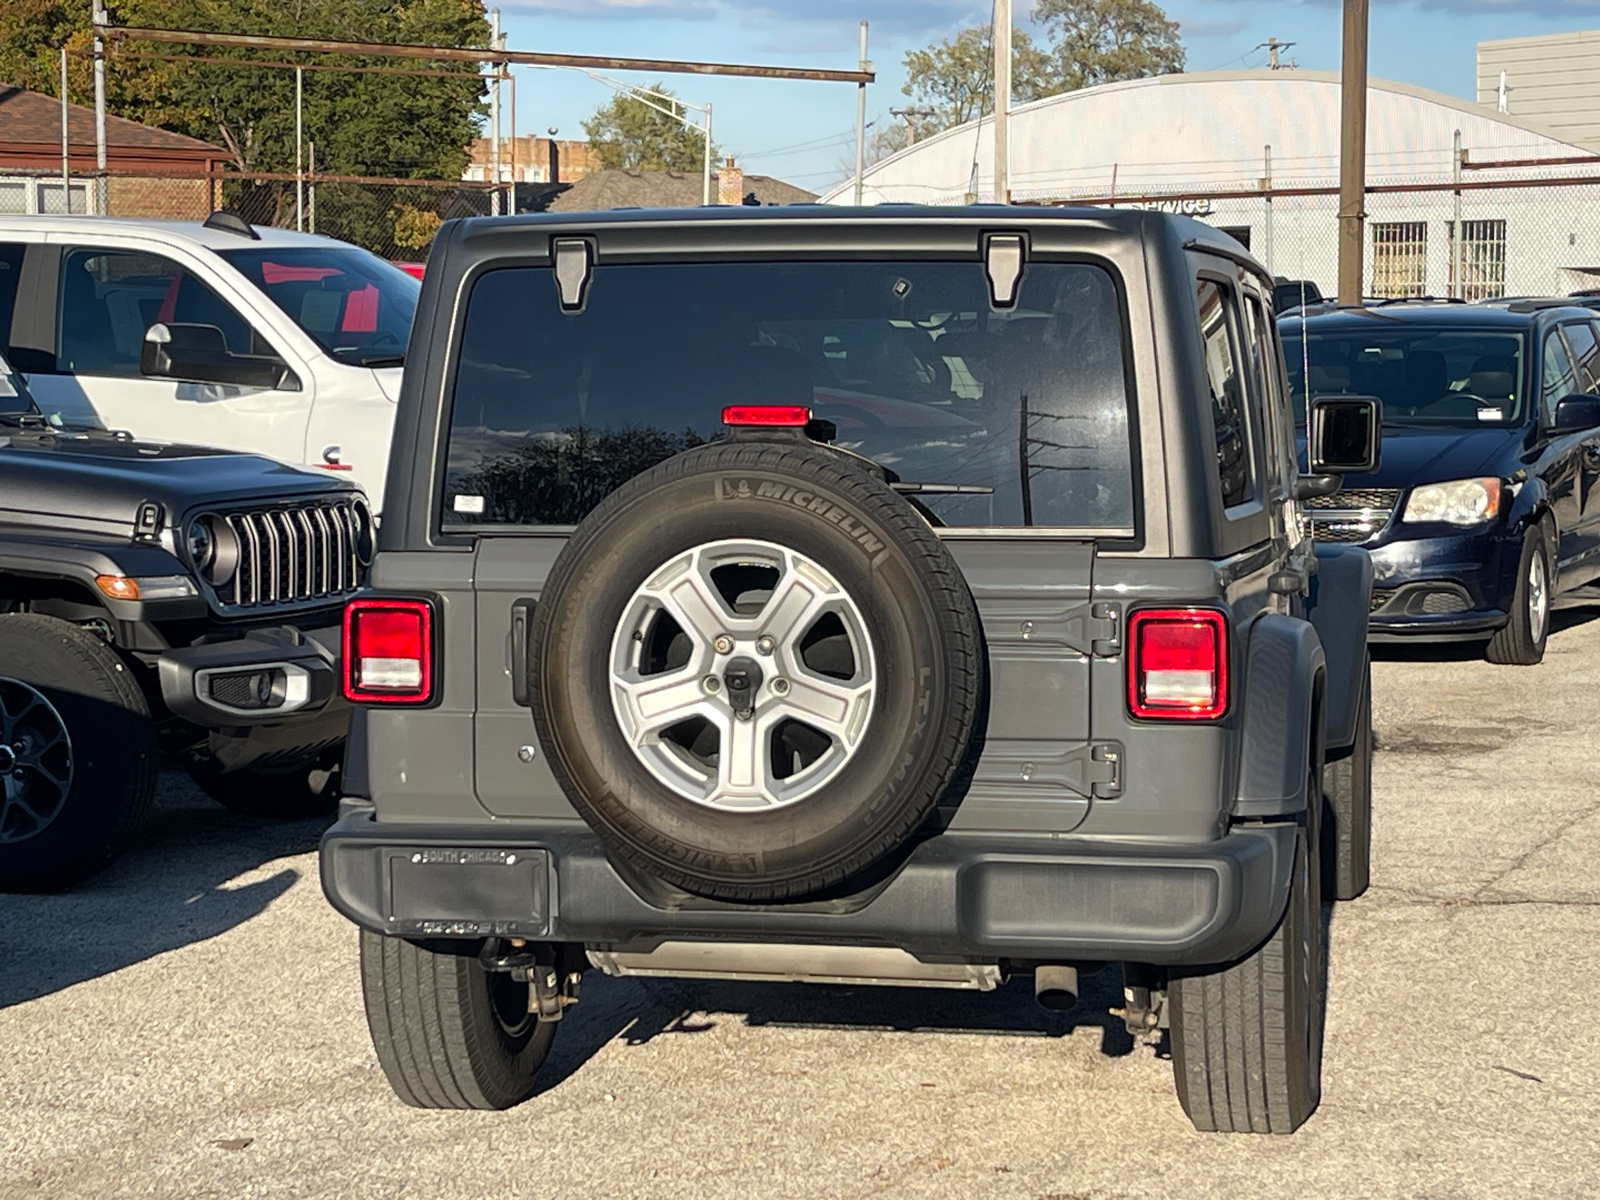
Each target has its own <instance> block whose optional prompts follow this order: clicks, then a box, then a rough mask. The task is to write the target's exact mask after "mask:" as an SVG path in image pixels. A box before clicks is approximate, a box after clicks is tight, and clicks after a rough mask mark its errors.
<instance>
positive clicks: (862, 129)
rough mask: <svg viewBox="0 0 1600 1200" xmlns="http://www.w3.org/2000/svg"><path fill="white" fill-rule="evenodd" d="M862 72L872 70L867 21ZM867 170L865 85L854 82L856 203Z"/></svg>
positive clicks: (863, 27) (863, 38) (859, 200)
mask: <svg viewBox="0 0 1600 1200" xmlns="http://www.w3.org/2000/svg"><path fill="white" fill-rule="evenodd" d="M860 69H861V71H862V72H863V73H865V72H867V71H870V70H872V64H871V63H870V62H868V61H867V23H866V22H865V21H863V22H861V62H860ZM866 171H867V85H866V82H865V81H864V80H863V81H862V82H861V83H858V84H856V204H858V205H859V204H860V203H861V188H862V182H863V176H864V175H865V174H866Z"/></svg>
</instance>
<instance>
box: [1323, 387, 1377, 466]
mask: <svg viewBox="0 0 1600 1200" xmlns="http://www.w3.org/2000/svg"><path fill="white" fill-rule="evenodd" d="M1306 417H1307V420H1306V435H1307V436H1306V463H1307V466H1309V468H1310V471H1311V474H1313V475H1366V474H1368V473H1369V472H1372V471H1376V470H1377V469H1378V457H1379V438H1380V437H1381V436H1382V433H1381V431H1382V429H1383V402H1382V401H1381V400H1379V399H1378V398H1377V397H1376V396H1324V397H1322V398H1321V399H1319V400H1313V401H1312V402H1311V407H1310V409H1309V411H1308V412H1307V414H1306Z"/></svg>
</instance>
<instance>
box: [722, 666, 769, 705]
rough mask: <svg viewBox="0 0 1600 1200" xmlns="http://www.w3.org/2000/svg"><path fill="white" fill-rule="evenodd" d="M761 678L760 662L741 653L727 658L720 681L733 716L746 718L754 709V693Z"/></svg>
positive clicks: (759, 684)
mask: <svg viewBox="0 0 1600 1200" xmlns="http://www.w3.org/2000/svg"><path fill="white" fill-rule="evenodd" d="M762 678H763V676H762V674H761V664H760V663H758V662H756V660H755V659H753V658H747V657H745V656H744V655H742V654H741V655H740V656H739V657H738V658H731V659H729V660H728V665H727V666H726V667H724V668H723V669H722V682H723V685H724V687H725V688H726V689H727V697H728V703H729V704H730V705H732V706H733V712H734V715H735V716H737V717H745V718H748V717H749V716H750V714H751V713H752V712H754V711H755V707H756V693H757V692H759V691H760V690H761V680H762Z"/></svg>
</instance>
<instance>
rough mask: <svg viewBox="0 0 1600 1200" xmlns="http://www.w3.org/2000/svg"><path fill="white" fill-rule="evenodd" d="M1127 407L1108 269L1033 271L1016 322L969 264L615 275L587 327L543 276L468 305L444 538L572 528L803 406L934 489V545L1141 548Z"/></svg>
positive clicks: (816, 265)
mask: <svg viewBox="0 0 1600 1200" xmlns="http://www.w3.org/2000/svg"><path fill="white" fill-rule="evenodd" d="M1128 393H1129V388H1128V382H1127V379H1126V377H1125V369H1124V354H1123V331H1122V318H1121V308H1120V305H1119V302H1118V297H1117V292H1116V287H1115V284H1114V282H1113V280H1112V278H1111V276H1110V274H1109V273H1108V272H1107V271H1105V270H1104V269H1102V268H1100V267H1097V266H1091V265H1086V264H1077V263H1074V264H1068V263H1040V262H1034V263H1030V264H1029V265H1028V268H1027V272H1026V274H1025V275H1024V277H1023V281H1022V285H1021V293H1020V298H1019V301H1018V304H1017V306H1016V307H1015V308H1014V309H1012V310H1010V311H1007V312H997V311H994V310H993V309H991V307H990V305H989V299H988V289H987V283H986V281H985V279H984V274H983V267H982V264H980V263H977V262H970V261H969V262H895V263H885V262H770V263H751V262H745V263H709V264H693V265H679V264H651V265H640V266H627V265H610V266H607V265H601V266H597V267H596V268H595V271H594V276H593V280H592V282H591V284H590V287H589V291H588V296H587V303H586V306H585V308H584V310H583V311H582V312H581V313H577V314H568V313H563V312H562V311H561V309H560V307H559V304H558V298H557V292H556V286H555V282H554V279H553V276H552V273H551V271H550V270H549V269H548V268H545V267H538V268H531V267H530V268H522V267H518V268H506V269H501V270H495V271H491V272H488V273H486V274H485V275H483V276H482V277H481V278H480V279H479V280H478V281H477V283H476V284H475V285H474V286H473V289H472V293H471V297H470V300H469V303H468V308H467V317H466V324H465V328H464V331H463V336H462V344H461V354H460V360H459V365H458V366H457V369H456V378H455V388H454V402H453V408H452V414H451V431H450V447H449V462H448V470H447V477H446V493H445V496H444V513H443V520H444V522H445V523H446V524H456V525H460V524H470V525H571V524H575V523H576V522H578V521H579V520H581V519H582V518H583V517H584V516H585V515H586V514H587V513H588V512H589V511H590V510H591V509H592V508H594V506H595V505H596V504H598V503H599V502H600V501H601V500H602V499H603V498H604V497H605V496H606V495H607V494H608V493H609V492H610V491H612V490H613V489H614V488H616V487H617V486H618V485H620V484H621V483H623V482H624V481H626V480H627V479H629V478H630V477H632V476H633V475H635V474H638V473H639V472H641V471H644V470H646V469H648V468H649V467H651V466H653V465H655V464H656V463H658V462H660V461H662V460H663V459H666V458H668V457H670V456H672V455H673V454H676V453H678V452H680V451H682V450H685V449H688V448H690V447H693V446H697V445H701V444H702V443H704V442H707V441H711V440H714V439H716V438H719V437H721V436H722V434H723V427H722V425H721V412H722V408H723V406H724V405H728V404H736V403H753V404H807V405H810V406H811V408H812V410H813V412H814V415H815V416H817V417H820V418H825V419H827V420H829V421H832V422H834V424H835V425H836V426H837V427H838V437H837V439H836V442H835V444H836V445H838V446H841V447H843V448H845V449H848V450H852V451H854V452H856V453H858V454H862V455H865V456H866V457H868V458H871V459H872V460H874V461H875V462H877V463H879V464H881V465H882V466H884V467H886V468H888V469H889V470H890V471H892V472H894V474H895V475H896V476H898V478H899V479H900V480H901V481H904V482H907V483H919V484H925V485H928V490H925V491H922V492H920V493H918V494H916V495H915V497H914V501H915V502H916V503H918V504H920V505H921V506H922V507H923V509H924V511H925V512H926V514H927V515H928V516H929V518H930V519H931V520H932V521H933V522H934V523H935V524H943V525H949V526H964V527H980V528H981V527H1017V526H1034V527H1052V528H1072V529H1089V530H1095V531H1107V532H1122V533H1128V534H1131V533H1132V532H1133V482H1132V468H1131V461H1132V455H1131V447H1130V432H1129V396H1128ZM940 489H943V490H940ZM957 489H960V490H957Z"/></svg>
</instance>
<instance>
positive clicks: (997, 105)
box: [993, 0, 1011, 204]
mask: <svg viewBox="0 0 1600 1200" xmlns="http://www.w3.org/2000/svg"><path fill="white" fill-rule="evenodd" d="M993 35H994V202H995V203H996V204H1010V203H1011V129H1010V124H1011V0H994V30H993Z"/></svg>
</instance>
